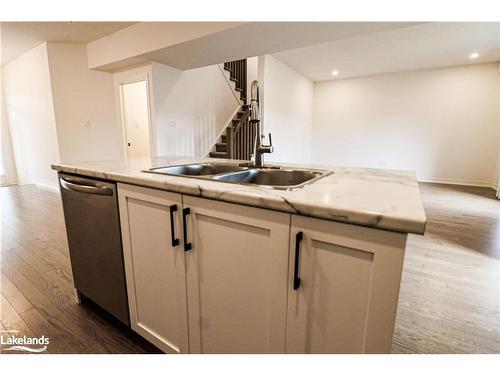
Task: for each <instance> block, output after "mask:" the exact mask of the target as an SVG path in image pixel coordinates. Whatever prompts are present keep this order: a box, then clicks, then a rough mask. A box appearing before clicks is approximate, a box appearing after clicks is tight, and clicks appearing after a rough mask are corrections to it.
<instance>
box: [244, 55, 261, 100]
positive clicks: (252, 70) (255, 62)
mask: <svg viewBox="0 0 500 375" xmlns="http://www.w3.org/2000/svg"><path fill="white" fill-rule="evenodd" d="M258 79H259V58H258V57H257V56H255V57H249V58H248V59H247V96H248V98H247V102H248V103H249V104H250V94H251V92H250V88H251V87H252V82H253V81H255V80H258Z"/></svg>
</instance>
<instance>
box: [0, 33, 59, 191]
mask: <svg viewBox="0 0 500 375" xmlns="http://www.w3.org/2000/svg"><path fill="white" fill-rule="evenodd" d="M2 73H3V77H2V78H3V79H2V84H3V87H2V89H3V92H4V95H5V111H6V117H7V121H8V123H9V127H10V131H11V136H12V143H13V149H14V154H15V160H16V166H17V177H18V182H19V183H21V184H26V183H38V184H42V185H50V186H56V184H57V176H56V173H54V171H52V170H51V169H50V164H51V163H55V162H59V161H60V159H59V148H58V144H57V132H56V123H55V116H54V109H53V106H52V94H51V85H50V76H49V65H48V59H47V44H46V43H43V44H41V45H39V46H38V47H36V48H34V49H32V50H31V51H29V52H27V53H25V54H23V55H22V56H20V57H18V58H16V59H15V60H13V61H11V62H9V63H8V64H6V65H5V66H4V67H3V69H2Z"/></svg>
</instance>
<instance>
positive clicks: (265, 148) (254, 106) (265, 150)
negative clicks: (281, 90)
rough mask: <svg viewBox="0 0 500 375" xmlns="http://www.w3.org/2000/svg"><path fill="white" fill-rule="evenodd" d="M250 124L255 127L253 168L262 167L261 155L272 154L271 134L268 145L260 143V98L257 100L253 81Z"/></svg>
mask: <svg viewBox="0 0 500 375" xmlns="http://www.w3.org/2000/svg"><path fill="white" fill-rule="evenodd" d="M250 93H251V96H250V124H253V125H254V126H255V139H254V144H253V163H252V164H253V166H254V167H262V166H263V165H264V158H263V154H269V153H271V152H273V142H272V138H271V133H269V144H268V145H265V144H263V143H262V140H263V139H264V135H262V123H261V121H260V98H259V82H258V81H253V82H252V86H251V89H250Z"/></svg>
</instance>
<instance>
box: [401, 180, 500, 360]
mask: <svg viewBox="0 0 500 375" xmlns="http://www.w3.org/2000/svg"><path fill="white" fill-rule="evenodd" d="M420 190H421V194H422V198H423V202H424V207H425V211H426V214H427V219H428V222H427V228H426V233H425V235H424V236H416V235H410V236H409V237H408V242H407V250H406V254H405V261H404V267H403V275H402V281H401V289H400V294H399V305H398V313H397V318H396V327H395V334H394V341H393V343H394V344H393V352H394V353H500V263H499V262H500V260H499V259H500V200H497V199H495V192H494V191H493V190H492V189H488V188H477V187H465V186H453V185H439V184H420Z"/></svg>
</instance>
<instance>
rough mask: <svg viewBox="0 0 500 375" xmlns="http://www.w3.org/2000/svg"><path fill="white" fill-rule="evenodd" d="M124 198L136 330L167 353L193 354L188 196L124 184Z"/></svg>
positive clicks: (131, 306) (123, 219) (122, 217)
mask: <svg viewBox="0 0 500 375" xmlns="http://www.w3.org/2000/svg"><path fill="white" fill-rule="evenodd" d="M118 198H119V205H120V221H121V226H122V241H123V255H124V261H125V262H124V263H125V273H126V280H127V290H128V299H129V310H130V321H131V326H132V329H133V330H134V331H136V332H137V333H139V334H140V335H141V336H143V337H144V338H146V339H147V340H149V341H150V342H152V343H153V344H155V345H156V346H157V347H159V348H160V349H162V350H163V351H165V352H166V353H188V352H189V346H188V326H187V324H188V322H187V301H186V279H185V258H184V250H183V248H182V242H181V239H180V238H181V237H180V235H181V222H180V217H181V211H182V195H181V194H175V193H170V192H166V191H160V190H155V189H148V188H142V187H137V186H131V185H124V184H119V185H118ZM172 221H173V222H172Z"/></svg>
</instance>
